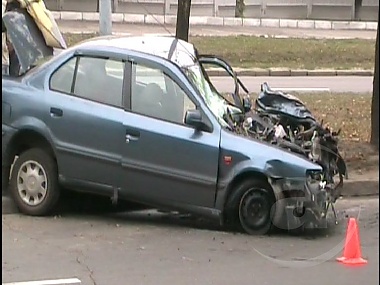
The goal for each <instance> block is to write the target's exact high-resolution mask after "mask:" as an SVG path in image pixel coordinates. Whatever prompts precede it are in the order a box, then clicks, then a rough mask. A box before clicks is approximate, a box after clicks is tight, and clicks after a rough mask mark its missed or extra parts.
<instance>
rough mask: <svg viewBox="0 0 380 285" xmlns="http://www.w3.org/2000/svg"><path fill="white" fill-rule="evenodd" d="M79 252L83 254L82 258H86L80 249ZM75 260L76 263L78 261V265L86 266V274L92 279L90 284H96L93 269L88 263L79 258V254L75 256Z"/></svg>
mask: <svg viewBox="0 0 380 285" xmlns="http://www.w3.org/2000/svg"><path fill="white" fill-rule="evenodd" d="M79 254H80V255H82V256H83V259H85V258H86V257H85V255H84V254H83V252H82V251H79ZM76 261H77V263H78V264H79V265H81V266H83V267H84V268H86V270H87V271H88V273H89V275H88V276H89V277H90V279H91V281H92V284H93V285H97V283H96V280H95V278H94V271H93V270H92V269H91V268H90V267H89V266H88V264H87V263H85V262H84V260H80V258H79V256H77V257H76Z"/></svg>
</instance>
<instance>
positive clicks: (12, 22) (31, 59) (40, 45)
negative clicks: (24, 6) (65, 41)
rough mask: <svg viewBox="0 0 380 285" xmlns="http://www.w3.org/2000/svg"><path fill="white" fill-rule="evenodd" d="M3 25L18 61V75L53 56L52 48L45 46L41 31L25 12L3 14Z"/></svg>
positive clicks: (16, 11) (17, 11)
mask: <svg viewBox="0 0 380 285" xmlns="http://www.w3.org/2000/svg"><path fill="white" fill-rule="evenodd" d="M3 23H4V25H5V27H6V29H7V36H8V37H9V39H10V41H11V43H12V45H13V47H14V50H15V52H16V55H17V58H18V59H19V63H20V74H23V73H25V72H26V71H28V70H29V69H30V68H31V67H33V66H34V65H36V64H37V63H38V62H39V61H41V60H43V59H44V58H47V57H50V56H52V55H53V48H51V47H48V46H47V45H46V42H45V39H44V37H43V35H42V33H41V31H40V30H39V29H38V27H37V25H36V23H35V22H34V20H33V18H32V17H31V16H30V15H29V14H28V13H27V12H26V11H23V10H15V11H9V12H7V13H5V14H4V15H3Z"/></svg>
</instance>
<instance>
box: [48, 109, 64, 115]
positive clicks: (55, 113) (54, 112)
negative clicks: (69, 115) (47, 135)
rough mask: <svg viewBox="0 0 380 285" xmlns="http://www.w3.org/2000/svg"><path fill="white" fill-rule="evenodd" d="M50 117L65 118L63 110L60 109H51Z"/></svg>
mask: <svg viewBox="0 0 380 285" xmlns="http://www.w3.org/2000/svg"><path fill="white" fill-rule="evenodd" d="M50 115H51V116H52V117H62V116H63V110H62V109H59V108H54V107H51V108H50Z"/></svg>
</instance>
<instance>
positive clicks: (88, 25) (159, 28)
mask: <svg viewBox="0 0 380 285" xmlns="http://www.w3.org/2000/svg"><path fill="white" fill-rule="evenodd" d="M57 23H58V26H59V29H60V30H61V31H62V32H63V33H73V32H74V33H75V32H77V33H83V32H98V31H99V23H98V22H96V21H94V22H89V21H57ZM112 31H113V32H114V33H117V34H126V35H135V36H136V35H144V34H160V35H161V34H165V35H168V34H171V35H175V26H174V25H159V24H157V25H146V24H145V25H144V24H125V23H124V24H121V23H113V25H112ZM190 35H192V36H195V35H202V36H231V35H251V36H252V35H254V36H276V37H292V38H320V39H338V38H345V39H347V38H361V39H376V31H363V30H315V29H294V28H293V29H292V28H262V27H219V26H201V25H200V26H198V25H197V26H190Z"/></svg>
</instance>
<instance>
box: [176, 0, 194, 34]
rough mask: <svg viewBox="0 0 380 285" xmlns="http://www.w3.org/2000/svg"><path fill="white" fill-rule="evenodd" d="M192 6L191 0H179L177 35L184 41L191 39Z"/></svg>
mask: <svg viewBox="0 0 380 285" xmlns="http://www.w3.org/2000/svg"><path fill="white" fill-rule="evenodd" d="M190 6H191V0H178V10H177V25H176V33H175V36H176V38H177V39H181V40H184V41H188V40H189V23H190Z"/></svg>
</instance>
